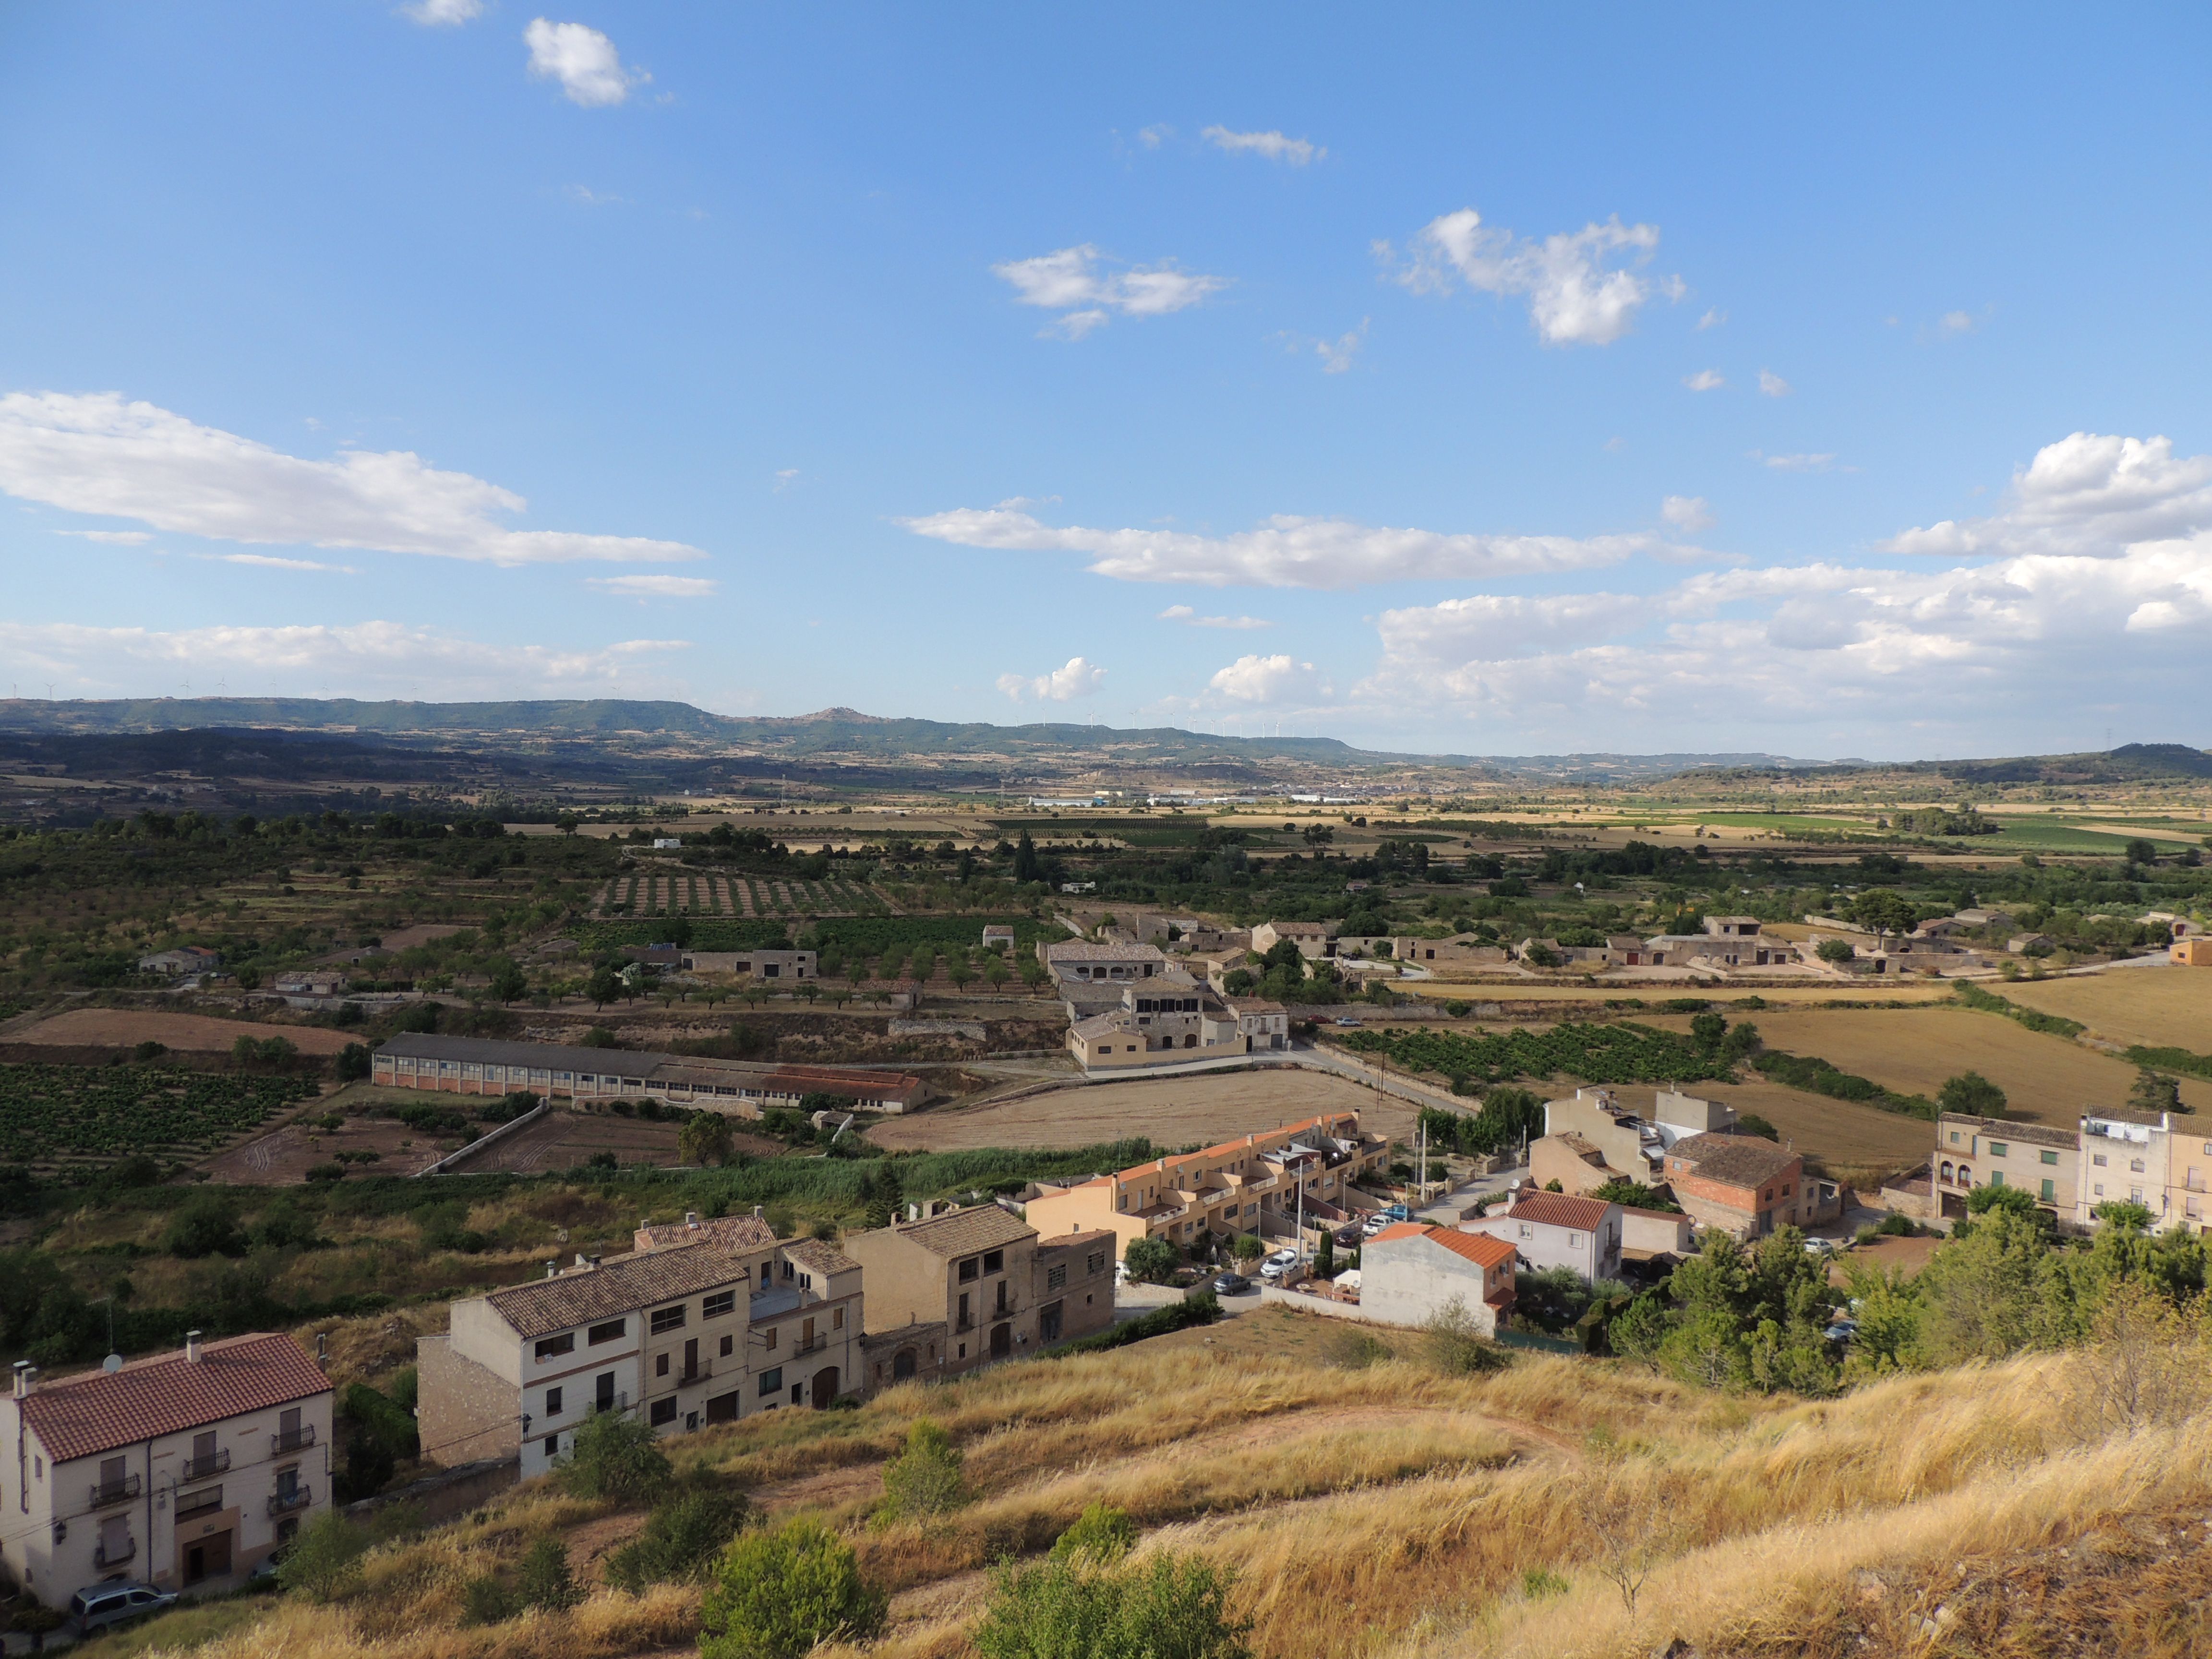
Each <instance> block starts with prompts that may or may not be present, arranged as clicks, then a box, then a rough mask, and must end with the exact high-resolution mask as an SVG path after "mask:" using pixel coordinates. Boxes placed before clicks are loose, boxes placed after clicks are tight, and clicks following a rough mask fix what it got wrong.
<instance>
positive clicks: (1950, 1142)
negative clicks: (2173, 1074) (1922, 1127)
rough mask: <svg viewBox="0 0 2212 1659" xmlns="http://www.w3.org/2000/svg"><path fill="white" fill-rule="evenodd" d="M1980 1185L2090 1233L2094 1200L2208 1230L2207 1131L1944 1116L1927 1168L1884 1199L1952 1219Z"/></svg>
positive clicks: (2156, 1224) (2094, 1117) (2111, 1118)
mask: <svg viewBox="0 0 2212 1659" xmlns="http://www.w3.org/2000/svg"><path fill="white" fill-rule="evenodd" d="M1977 1187H2016V1188H2020V1189H2021V1190H2022V1191H2024V1192H2026V1193H2027V1194H2028V1196H2029V1197H2031V1198H2033V1200H2035V1202H2036V1204H2037V1206H2039V1208H2042V1209H2045V1210H2048V1211H2050V1212H2051V1213H2052V1214H2053V1215H2055V1216H2057V1218H2059V1219H2060V1220H2061V1221H2063V1222H2067V1223H2069V1224H2070V1225H2074V1226H2077V1227H2081V1228H2088V1227H2091V1226H2093V1225H2095V1222H2096V1212H2097V1206H2099V1205H2100V1204H2108V1203H2119V1204H2140V1205H2142V1206H2143V1208H2145V1209H2146V1210H2148V1211H2149V1212H2150V1218H2151V1225H2152V1227H2153V1228H2154V1229H2156V1230H2158V1231H2167V1230H2169V1229H2177V1230H2179V1231H2185V1232H2191V1233H2202V1232H2203V1231H2205V1230H2206V1229H2207V1228H2208V1227H2212V1126H2208V1125H2206V1124H2203V1123H2201V1122H2198V1121H2196V1120H2195V1119H2193V1118H2190V1117H2188V1116H2185V1115H2176V1114H2173V1113H2171V1112H2160V1113H2158V1114H2156V1115H2148V1114H2136V1113H2125V1112H2103V1113H2084V1114H2082V1115H2081V1117H2080V1118H2079V1119H2078V1120H2077V1121H2076V1122H2075V1126H2074V1127H2072V1128H2070V1129H2068V1128H2059V1127H2055V1126H2052V1125H2048V1124H2041V1123H2026V1122H2021V1121H2018V1120H2017V1119H2012V1118H1988V1117H1971V1116H1967V1115H1964V1114H1961V1113H1957V1112H1945V1113H1943V1114H1942V1115H1941V1116H1939V1117H1938V1118H1937V1119H1936V1152H1935V1155H1934V1157H1932V1158H1929V1162H1928V1167H1927V1168H1926V1169H1925V1170H1922V1171H1918V1172H1917V1173H1916V1175H1915V1176H1909V1177H1907V1178H1906V1179H1905V1181H1903V1182H1899V1183H1897V1184H1896V1185H1895V1186H1893V1187H1891V1188H1885V1189H1884V1195H1885V1196H1886V1197H1887V1198H1888V1199H1889V1200H1890V1201H1891V1202H1892V1203H1893V1204H1895V1205H1897V1206H1898V1207H1899V1208H1901V1209H1903V1210H1905V1212H1907V1213H1908V1214H1911V1215H1915V1216H1917V1217H1918V1218H1921V1219H1923V1220H1927V1221H1954V1220H1957V1219H1958V1218H1960V1217H1962V1216H1964V1215H1965V1214H1966V1199H1967V1195H1968V1194H1971V1193H1972V1191H1973V1190H1974V1188H1977Z"/></svg>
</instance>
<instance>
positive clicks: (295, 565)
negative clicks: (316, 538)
mask: <svg viewBox="0 0 2212 1659" xmlns="http://www.w3.org/2000/svg"><path fill="white" fill-rule="evenodd" d="M203 556H204V557H206V558H209V559H210V560H212V561H213V562H216V563H217V564H244V565H252V566H254V567H256V568H258V569H262V570H327V571H330V572H331V573H332V574H337V575H343V576H358V575H359V574H361V572H360V571H358V570H356V569H355V568H353V567H352V566H351V565H349V564H325V563H324V562H322V561H321V560H320V559H280V558H278V557H276V556H275V555H274V554H270V553H210V554H206V555H203Z"/></svg>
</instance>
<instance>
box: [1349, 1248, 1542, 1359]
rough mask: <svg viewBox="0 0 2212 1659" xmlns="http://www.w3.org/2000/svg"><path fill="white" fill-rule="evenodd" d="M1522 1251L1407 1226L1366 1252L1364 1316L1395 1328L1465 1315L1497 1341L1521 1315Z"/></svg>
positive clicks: (1361, 1258) (1361, 1268) (1362, 1264)
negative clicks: (1517, 1311) (1517, 1307)
mask: <svg viewBox="0 0 2212 1659" xmlns="http://www.w3.org/2000/svg"><path fill="white" fill-rule="evenodd" d="M1514 1260H1515V1251H1514V1247H1513V1246H1512V1245H1511V1244H1510V1243H1506V1242H1505V1241H1504V1239H1501V1238H1496V1237H1491V1236H1489V1235H1487V1234H1484V1233H1471V1232H1462V1231H1457V1230H1455V1229H1453V1228H1450V1227H1432V1226H1429V1225H1425V1223H1422V1222H1419V1221H1401V1222H1399V1223H1398V1224H1397V1225H1395V1226H1389V1227H1385V1228H1384V1229H1383V1231H1381V1232H1379V1233H1377V1234H1376V1235H1375V1237H1372V1238H1370V1239H1369V1240H1368V1241H1367V1243H1365V1244H1364V1245H1362V1246H1361V1247H1360V1252H1359V1310H1360V1312H1361V1314H1362V1315H1363V1316H1366V1317H1368V1318H1371V1319H1376V1320H1380V1321H1382V1322H1384V1323H1386V1324H1391V1325H1426V1324H1428V1323H1429V1322H1431V1320H1434V1319H1437V1318H1440V1317H1442V1318H1449V1316H1451V1315H1452V1314H1453V1313H1454V1312H1455V1311H1464V1312H1465V1314H1466V1315H1467V1317H1468V1321H1469V1322H1470V1326H1471V1328H1473V1329H1474V1331H1475V1332H1476V1333H1478V1334H1480V1335H1483V1336H1495V1335H1496V1334H1498V1327H1499V1326H1501V1325H1503V1324H1504V1323H1505V1322H1506V1320H1507V1319H1508V1318H1509V1317H1510V1316H1511V1314H1512V1311H1513V1268H1514Z"/></svg>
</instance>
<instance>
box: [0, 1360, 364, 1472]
mask: <svg viewBox="0 0 2212 1659" xmlns="http://www.w3.org/2000/svg"><path fill="white" fill-rule="evenodd" d="M330 1388H331V1381H330V1378H328V1377H326V1376H324V1375H323V1374H322V1372H321V1370H319V1369H318V1368H317V1366H316V1364H315V1362H314V1361H313V1360H312V1359H310V1358H307V1353H306V1352H305V1351H303V1350H302V1349H301V1346H300V1345H299V1344H298V1343H296V1342H295V1341H294V1340H292V1339H291V1338H290V1337H289V1336H283V1335H274V1334H270V1335H260V1336H234V1337H230V1338H228V1339H227V1340H224V1341H221V1342H210V1343H208V1344H206V1345H205V1346H204V1347H202V1348H201V1349H200V1357H199V1358H197V1359H187V1358H185V1356H184V1354H183V1353H182V1352H176V1353H165V1354H157V1355H155V1357H154V1358H150V1359H137V1360H133V1361H132V1362H131V1364H127V1365H125V1367H124V1368H123V1369H122V1370H119V1371H112V1372H111V1371H88V1372H86V1373H85V1374H84V1375H82V1376H70V1377H64V1378H63V1379H62V1380H61V1381H59V1382H57V1383H40V1385H39V1386H38V1387H37V1388H36V1389H33V1390H32V1391H31V1396H30V1398H29V1399H27V1400H26V1401H23V1402H22V1411H23V1420H24V1422H25V1423H26V1424H27V1425H29V1427H30V1429H31V1431H33V1433H34V1434H36V1435H37V1436H38V1437H39V1439H40V1442H41V1443H44V1445H45V1446H46V1456H47V1457H48V1459H49V1460H51V1461H52V1462H56V1463H66V1462H70V1460H71V1459H72V1458H78V1457H95V1456H97V1455H100V1453H101V1452H108V1451H113V1450H114V1449H116V1448H117V1447H118V1446H129V1445H135V1444H137V1443H139V1442H141V1441H146V1440H153V1439H157V1438H159V1437H161V1436H163V1435H167V1434H182V1433H184V1432H185V1431H188V1430H191V1429H200V1428H205V1427H206V1426H207V1425H210V1424H211V1423H220V1422H222V1420H223V1419H225V1418H228V1417H240V1416H243V1415H245V1414H246V1413H248V1412H258V1411H267V1410H268V1409H270V1407H274V1406H289V1405H290V1404H291V1403H292V1402H293V1401H295V1400H307V1399H311V1398H312V1397H313V1396H314V1395H319V1394H327V1393H329V1392H330Z"/></svg>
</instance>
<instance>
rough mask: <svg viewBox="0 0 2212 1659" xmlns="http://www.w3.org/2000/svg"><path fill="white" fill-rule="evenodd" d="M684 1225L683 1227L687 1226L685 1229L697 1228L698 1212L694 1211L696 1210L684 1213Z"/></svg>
mask: <svg viewBox="0 0 2212 1659" xmlns="http://www.w3.org/2000/svg"><path fill="white" fill-rule="evenodd" d="M684 1225H685V1226H687V1227H696V1226H697V1225H699V1212H698V1211H696V1210H686V1211H684Z"/></svg>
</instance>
